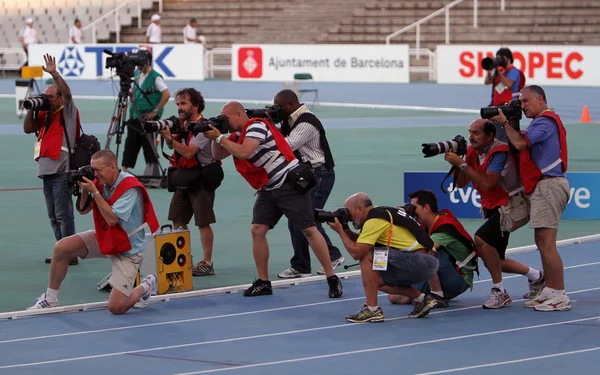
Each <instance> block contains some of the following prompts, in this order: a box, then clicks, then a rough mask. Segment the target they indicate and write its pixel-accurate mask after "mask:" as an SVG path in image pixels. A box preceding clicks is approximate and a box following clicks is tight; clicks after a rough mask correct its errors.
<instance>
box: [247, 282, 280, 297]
mask: <svg viewBox="0 0 600 375" xmlns="http://www.w3.org/2000/svg"><path fill="white" fill-rule="evenodd" d="M243 294H244V297H256V296H270V295H271V294H273V288H272V287H271V282H270V281H269V280H261V279H256V280H255V281H254V282H253V283H252V286H250V288H248V289H246V290H244V293H243Z"/></svg>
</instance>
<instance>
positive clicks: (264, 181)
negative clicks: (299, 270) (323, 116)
mask: <svg viewBox="0 0 600 375" xmlns="http://www.w3.org/2000/svg"><path fill="white" fill-rule="evenodd" d="M248 112H253V111H250V110H249V111H248ZM221 113H222V115H223V116H225V117H226V118H227V120H228V123H229V126H230V128H231V130H232V131H235V133H233V134H231V135H230V136H229V137H228V138H225V137H224V136H223V134H221V133H222V131H219V130H218V129H217V128H216V127H215V126H213V125H210V128H211V130H209V131H207V132H206V133H205V135H206V136H207V137H208V138H210V139H213V140H215V141H214V142H213V143H212V154H213V157H214V158H215V159H216V160H222V159H224V158H226V157H227V156H229V155H233V161H234V164H235V168H236V170H237V171H238V172H239V173H240V174H241V175H242V177H244V179H246V181H248V183H249V184H250V186H252V187H253V188H254V189H256V190H257V195H258V197H257V198H256V202H255V203H254V208H253V212H252V227H251V232H252V251H253V253H254V261H255V263H256V268H257V271H258V279H257V280H256V281H254V283H253V284H252V286H251V287H249V288H248V289H247V290H246V291H244V296H248V297H252V296H260V295H270V294H273V289H272V287H271V282H270V281H269V244H268V242H267V232H268V231H269V229H272V228H274V227H275V225H276V224H277V222H278V221H279V219H281V216H282V215H285V216H286V217H287V218H288V219H289V220H291V221H292V223H293V224H294V226H295V227H296V229H299V230H302V232H303V233H304V235H305V236H306V238H307V240H308V243H309V244H310V246H311V248H312V249H313V251H314V253H315V255H316V256H317V258H318V259H319V262H320V263H321V265H322V266H323V268H324V269H325V275H327V284H328V285H329V298H340V297H341V296H342V294H343V290H342V282H341V280H340V279H339V278H338V277H337V275H336V274H335V273H334V271H333V267H332V266H331V259H330V258H329V254H328V252H327V243H326V242H325V239H324V238H323V236H322V235H321V233H320V232H319V230H318V229H317V227H316V225H315V218H314V214H313V210H312V203H311V201H310V189H311V188H312V187H314V185H315V181H314V175H313V172H312V169H311V168H310V167H308V166H306V165H305V164H301V163H299V161H298V159H296V157H295V156H294V153H293V151H292V149H291V148H290V146H289V145H288V143H287V142H286V140H285V138H284V137H283V135H281V133H280V132H279V130H277V128H276V127H275V125H273V124H272V123H271V122H270V121H269V120H267V119H264V118H249V117H248V114H247V112H246V110H245V109H244V107H243V106H242V105H241V104H240V103H238V102H233V101H232V102H229V103H227V104H226V105H225V106H224V107H223V109H222V110H221Z"/></svg>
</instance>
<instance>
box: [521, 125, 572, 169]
mask: <svg viewBox="0 0 600 375" xmlns="http://www.w3.org/2000/svg"><path fill="white" fill-rule="evenodd" d="M523 133H524V134H525V141H526V142H527V146H529V148H530V149H531V160H532V161H533V163H534V164H535V166H536V167H538V168H539V169H543V168H546V167H547V166H549V165H550V164H552V163H554V162H555V161H556V160H557V159H558V158H560V137H559V134H558V125H557V124H556V122H555V121H554V120H553V119H552V118H550V117H546V116H542V117H538V118H536V119H534V120H533V121H531V123H530V124H529V126H528V127H527V129H525V131H524V132H523ZM542 175H543V176H557V177H564V176H565V173H564V172H563V165H562V163H560V164H558V165H557V166H555V167H554V168H552V169H551V170H549V171H547V172H545V173H542Z"/></svg>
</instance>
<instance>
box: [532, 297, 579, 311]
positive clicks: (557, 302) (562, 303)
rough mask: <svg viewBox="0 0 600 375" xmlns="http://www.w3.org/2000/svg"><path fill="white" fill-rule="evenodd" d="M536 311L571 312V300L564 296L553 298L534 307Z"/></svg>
mask: <svg viewBox="0 0 600 375" xmlns="http://www.w3.org/2000/svg"><path fill="white" fill-rule="evenodd" d="M533 308H534V310H535V311H569V310H571V299H570V298H569V296H567V295H566V294H565V295H564V296H556V295H554V296H552V297H550V298H548V299H547V300H545V301H544V302H543V303H540V304H539V305H536V306H534V307H533Z"/></svg>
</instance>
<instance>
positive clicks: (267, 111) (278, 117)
mask: <svg viewBox="0 0 600 375" xmlns="http://www.w3.org/2000/svg"><path fill="white" fill-rule="evenodd" d="M246 115H247V116H248V117H250V118H254V117H258V118H266V119H270V121H271V122H272V123H273V124H278V123H280V122H282V121H283V120H285V118H284V117H285V116H284V115H283V108H282V107H281V106H280V105H277V104H273V105H267V106H265V108H264V109H263V108H259V109H246Z"/></svg>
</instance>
